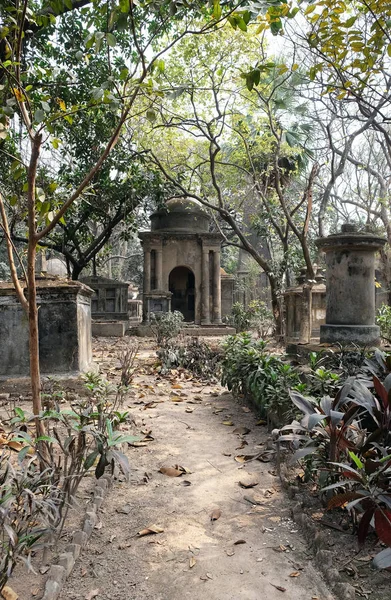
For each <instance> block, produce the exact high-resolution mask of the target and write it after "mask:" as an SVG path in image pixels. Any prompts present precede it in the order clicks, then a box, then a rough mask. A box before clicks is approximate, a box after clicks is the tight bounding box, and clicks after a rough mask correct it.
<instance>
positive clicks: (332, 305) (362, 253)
mask: <svg viewBox="0 0 391 600" xmlns="http://www.w3.org/2000/svg"><path fill="white" fill-rule="evenodd" d="M385 243H386V240H385V239H383V238H380V237H378V236H375V235H373V234H371V233H367V232H359V231H358V230H357V227H356V226H355V225H353V224H350V223H346V224H345V225H343V226H342V231H341V233H337V234H334V235H329V236H328V237H326V238H321V239H318V240H317V241H316V244H317V246H318V247H319V248H320V249H321V250H323V252H325V253H326V324H325V325H321V326H320V342H321V343H329V344H333V343H337V342H340V343H342V344H344V343H345V344H349V343H354V344H361V345H375V344H378V343H379V341H380V339H379V336H380V329H379V327H377V325H375V253H376V252H377V251H378V250H380V248H381V247H382V246H384V244H385Z"/></svg>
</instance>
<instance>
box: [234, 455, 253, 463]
mask: <svg viewBox="0 0 391 600" xmlns="http://www.w3.org/2000/svg"><path fill="white" fill-rule="evenodd" d="M258 456H259V455H258V454H238V456H235V460H236V462H238V463H245V462H249V461H250V460H255V459H256V458H257V457H258Z"/></svg>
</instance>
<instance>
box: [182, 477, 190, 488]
mask: <svg viewBox="0 0 391 600" xmlns="http://www.w3.org/2000/svg"><path fill="white" fill-rule="evenodd" d="M181 484H182V485H183V486H184V487H187V486H189V485H191V481H187V479H184V480H183V481H181Z"/></svg>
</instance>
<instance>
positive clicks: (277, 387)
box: [221, 333, 302, 424]
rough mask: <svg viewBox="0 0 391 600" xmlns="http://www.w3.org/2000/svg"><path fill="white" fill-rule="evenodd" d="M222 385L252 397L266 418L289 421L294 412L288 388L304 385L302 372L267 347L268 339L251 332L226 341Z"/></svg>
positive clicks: (275, 420)
mask: <svg viewBox="0 0 391 600" xmlns="http://www.w3.org/2000/svg"><path fill="white" fill-rule="evenodd" d="M223 349H224V354H223V360H222V379H221V382H222V385H226V386H227V387H228V389H229V390H232V391H233V392H234V393H235V394H243V395H244V396H245V397H247V398H248V399H249V400H252V401H253V402H254V403H255V404H256V405H257V407H258V408H259V409H260V410H261V414H263V415H264V416H265V417H266V418H268V419H270V418H271V419H272V420H273V421H274V422H275V423H279V424H281V423H286V422H288V421H289V419H290V418H292V416H293V415H294V413H295V411H294V410H293V407H292V403H291V401H290V398H289V388H292V387H297V386H302V384H301V381H300V376H299V373H298V372H297V371H296V369H294V368H293V367H292V366H291V365H289V364H287V363H284V361H283V360H281V358H278V357H276V356H272V355H271V354H269V353H268V352H267V351H266V342H265V341H263V340H253V339H252V338H251V335H250V334H248V333H240V334H237V335H234V336H228V338H227V340H226V342H225V343H224V345H223Z"/></svg>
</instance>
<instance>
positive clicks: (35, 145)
mask: <svg viewBox="0 0 391 600" xmlns="http://www.w3.org/2000/svg"><path fill="white" fill-rule="evenodd" d="M41 144H42V136H41V135H36V136H35V137H34V139H33V142H32V145H31V158H30V165H29V170H28V191H27V210H28V228H29V236H28V239H29V241H28V251H27V286H28V322H29V358H30V377H31V393H32V402H33V413H34V415H39V413H40V412H41V410H42V402H41V373H40V368H39V333H38V307H37V287H36V281H35V259H36V254H37V238H36V233H37V231H36V228H37V222H36V209H35V181H36V174H37V164H38V158H39V153H40V150H41ZM35 425H36V431H37V437H39V436H41V435H43V434H44V427H43V424H42V421H41V420H40V419H38V418H36V419H35Z"/></svg>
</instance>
